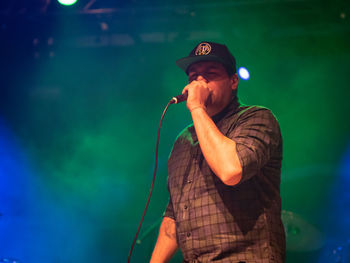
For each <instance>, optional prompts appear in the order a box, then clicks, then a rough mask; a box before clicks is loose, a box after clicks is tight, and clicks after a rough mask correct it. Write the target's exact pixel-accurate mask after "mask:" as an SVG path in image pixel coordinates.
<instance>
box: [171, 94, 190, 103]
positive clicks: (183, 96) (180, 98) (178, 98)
mask: <svg viewBox="0 0 350 263" xmlns="http://www.w3.org/2000/svg"><path fill="white" fill-rule="evenodd" d="M187 95H188V94H187V92H186V93H184V94H180V95H177V96H176V97H173V98H172V99H171V100H170V104H178V103H180V102H183V101H185V100H187Z"/></svg>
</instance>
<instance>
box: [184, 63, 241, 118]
mask: <svg viewBox="0 0 350 263" xmlns="http://www.w3.org/2000/svg"><path fill="white" fill-rule="evenodd" d="M194 80H197V81H204V82H206V83H207V85H208V88H209V90H210V91H211V98H210V101H209V102H208V105H207V106H208V110H209V109H210V110H211V111H214V112H213V113H214V114H216V113H217V112H219V111H221V110H222V109H223V108H224V107H226V105H227V104H228V103H229V102H230V99H231V96H232V90H235V89H237V85H238V76H237V74H234V75H233V76H229V75H228V73H227V71H226V69H225V67H224V66H223V65H222V64H221V63H219V62H215V61H201V62H198V63H195V64H192V65H191V66H190V67H189V70H188V82H189V83H191V82H192V81H194ZM216 111H217V112H216Z"/></svg>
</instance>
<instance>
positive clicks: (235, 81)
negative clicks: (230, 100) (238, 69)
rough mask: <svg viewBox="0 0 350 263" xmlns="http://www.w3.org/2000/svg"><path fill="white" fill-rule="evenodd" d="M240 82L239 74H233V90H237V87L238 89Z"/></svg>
mask: <svg viewBox="0 0 350 263" xmlns="http://www.w3.org/2000/svg"><path fill="white" fill-rule="evenodd" d="M238 82H239V78H238V75H237V73H235V74H233V75H232V77H231V88H232V90H235V89H237V87H238Z"/></svg>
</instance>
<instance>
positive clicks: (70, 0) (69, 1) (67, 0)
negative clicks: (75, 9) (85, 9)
mask: <svg viewBox="0 0 350 263" xmlns="http://www.w3.org/2000/svg"><path fill="white" fill-rule="evenodd" d="M57 1H58V2H59V3H60V4H61V5H74V4H75V3H76V2H77V1H78V0H57Z"/></svg>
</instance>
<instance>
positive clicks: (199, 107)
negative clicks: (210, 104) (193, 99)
mask: <svg viewBox="0 0 350 263" xmlns="http://www.w3.org/2000/svg"><path fill="white" fill-rule="evenodd" d="M196 109H203V110H204V111H206V110H207V109H206V107H204V106H197V107H194V108H193V109H191V110H190V112H191V113H192V111H194V110H196Z"/></svg>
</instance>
